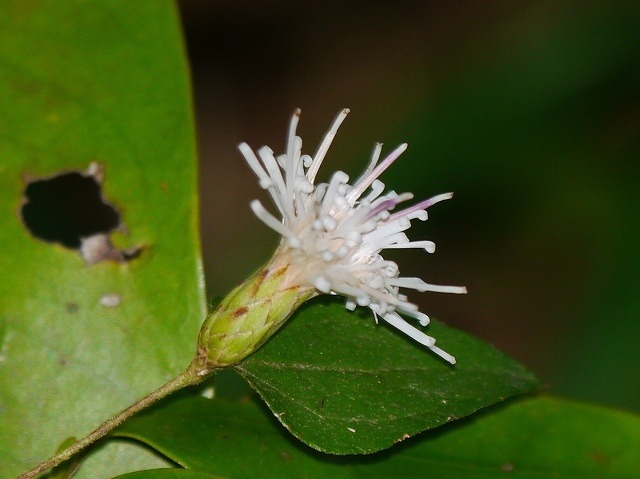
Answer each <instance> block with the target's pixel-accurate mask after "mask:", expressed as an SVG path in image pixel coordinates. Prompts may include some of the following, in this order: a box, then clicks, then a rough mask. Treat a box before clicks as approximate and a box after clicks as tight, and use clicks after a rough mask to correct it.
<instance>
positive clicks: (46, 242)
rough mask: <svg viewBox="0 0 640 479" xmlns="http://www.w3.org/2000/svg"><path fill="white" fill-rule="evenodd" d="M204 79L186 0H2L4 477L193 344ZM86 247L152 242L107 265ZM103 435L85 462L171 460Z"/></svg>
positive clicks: (111, 408) (119, 467)
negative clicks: (191, 49) (197, 105)
mask: <svg viewBox="0 0 640 479" xmlns="http://www.w3.org/2000/svg"><path fill="white" fill-rule="evenodd" d="M190 94H191V91H190V85H189V80H188V72H187V68H186V63H185V55H184V51H183V45H182V39H181V33H180V25H179V18H178V14H177V11H176V6H175V5H174V3H173V2H171V1H168V0H167V1H164V0H162V1H159V2H113V1H109V0H99V1H95V2H90V3H87V2H83V1H76V0H72V1H65V2H55V1H51V0H48V1H41V2H35V3H34V2H19V1H8V2H2V3H1V4H0V132H1V134H0V171H1V174H0V208H1V209H2V214H1V215H0V231H1V232H2V233H1V237H2V240H1V243H2V248H3V254H2V255H0V270H1V271H2V273H3V274H2V276H1V278H0V325H1V326H0V329H4V333H3V334H2V333H1V332H0V336H2V337H0V341H1V343H0V477H15V476H16V475H18V473H20V472H22V471H23V470H25V469H26V468H28V467H30V466H33V465H35V464H36V463H38V462H40V461H42V460H44V459H46V458H47V457H49V456H51V455H52V454H53V453H54V452H55V450H56V448H57V446H58V445H59V444H60V442H61V441H62V440H63V439H64V438H66V437H69V436H74V437H82V436H84V435H85V434H86V433H88V432H89V431H90V430H91V429H93V428H94V427H95V426H97V425H98V424H99V423H100V422H101V421H103V420H105V419H106V418H108V417H109V416H111V415H112V414H114V413H116V412H117V411H118V410H120V409H122V408H124V407H126V406H128V405H129V404H131V403H132V402H133V401H134V400H136V399H138V398H140V397H141V396H143V395H144V394H146V393H148V392H150V391H151V390H153V389H155V388H156V387H158V386H159V385H161V384H162V383H164V382H165V381H166V380H167V379H169V378H170V377H171V376H173V375H175V374H177V373H178V372H180V371H181V370H182V369H183V368H184V367H186V365H187V364H188V363H189V361H190V359H191V358H192V356H193V354H194V349H195V343H196V338H197V334H198V329H199V325H200V323H201V321H202V318H203V317H204V313H205V308H204V300H203V289H202V283H201V272H200V257H199V255H200V253H199V244H198V237H197V196H196V195H197V192H196V183H197V181H196V155H195V141H194V130H193V124H192V111H191V106H190V101H191V100H190ZM56 175H58V176H56ZM59 182H62V183H63V184H62V185H58V187H57V188H53V189H52V188H50V187H51V185H52V184H53V185H54V186H55V185H57V184H58V183H59ZM27 196H28V197H29V198H26V197H27ZM26 204H30V206H28V207H27V206H26ZM23 206H25V207H26V211H25V210H24V209H23V208H22V207H23ZM34 209H35V211H34ZM100 217H102V219H106V221H103V222H101V221H100ZM23 220H24V221H27V222H28V223H29V225H30V227H27V225H26V224H25V222H24V221H23ZM33 221H35V224H36V225H39V226H36V227H34V226H33V225H34V223H33ZM118 225H119V227H118ZM43 229H44V234H43ZM51 230H53V231H54V232H55V235H54V237H49V236H47V234H48V233H47V232H50V231H51ZM56 235H58V236H56ZM87 238H94V240H93V241H88V243H87V241H85V240H87ZM80 243H82V247H81V248H79V246H81V245H80ZM86 248H93V251H97V252H98V253H100V252H103V253H104V252H105V251H106V252H107V253H108V252H109V251H111V252H114V251H121V252H122V251H124V252H126V251H130V250H131V249H134V250H135V249H139V250H140V252H139V254H138V255H137V256H136V257H125V256H126V255H125V256H120V257H118V256H117V255H115V256H114V255H111V254H106V255H100V254H98V255H97V256H94V258H95V259H96V261H95V264H92V265H91V264H89V263H92V261H87V260H86V256H85V253H86ZM83 256H85V257H83ZM105 258H109V259H107V260H104V259H105ZM93 452H95V453H92V454H90V455H89V456H88V458H87V460H86V464H85V465H84V466H83V467H82V468H81V469H80V472H79V473H78V474H77V476H76V477H78V478H79V479H81V478H87V477H92V478H93V477H107V476H110V475H114V474H118V473H122V472H126V471H129V470H133V469H135V468H141V467H154V466H159V465H163V464H165V462H164V460H160V459H158V458H157V456H154V455H152V454H150V453H149V452H148V451H147V450H145V449H142V448H139V447H136V448H134V447H133V446H132V445H131V444H126V443H122V442H118V443H109V444H107V445H106V446H105V447H101V448H99V449H97V450H96V451H93ZM116 458H117V459H116Z"/></svg>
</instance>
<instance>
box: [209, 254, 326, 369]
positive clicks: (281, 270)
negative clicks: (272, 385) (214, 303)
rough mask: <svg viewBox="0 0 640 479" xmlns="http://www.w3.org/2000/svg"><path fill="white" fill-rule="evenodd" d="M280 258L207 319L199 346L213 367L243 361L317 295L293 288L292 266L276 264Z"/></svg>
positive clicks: (273, 261) (259, 272)
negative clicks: (307, 301) (298, 309)
mask: <svg viewBox="0 0 640 479" xmlns="http://www.w3.org/2000/svg"><path fill="white" fill-rule="evenodd" d="M279 259H281V257H280V256H279V255H278V253H277V252H276V254H275V255H274V257H273V260H272V261H271V262H270V263H268V264H267V265H266V266H265V267H263V268H261V269H260V270H258V271H257V272H256V273H254V274H253V275H252V276H251V277H250V278H249V279H247V280H246V281H245V282H243V283H242V284H240V285H239V286H237V287H236V288H235V289H234V290H233V291H231V293H229V295H227V297H226V298H224V299H223V300H222V302H221V303H220V304H219V305H218V307H217V308H215V310H214V311H213V312H211V313H210V314H209V316H207V318H206V319H205V321H204V324H203V326H202V329H201V330H200V338H199V340H198V344H199V348H200V354H201V355H206V356H207V358H208V362H209V365H210V366H211V367H212V368H223V367H226V366H232V365H234V364H236V363H238V362H240V361H242V360H243V359H244V358H246V357H247V356H248V355H250V354H251V353H253V352H254V351H255V350H256V349H258V348H259V347H260V346H262V344H263V343H264V342H265V341H266V340H267V339H269V338H270V337H271V336H272V335H273V334H274V333H275V332H276V331H277V330H278V329H280V327H281V326H282V325H283V324H284V322H285V321H286V320H287V319H288V318H289V316H291V315H292V314H293V312H294V311H295V310H296V309H297V308H298V306H300V305H301V304H302V303H304V302H305V301H306V300H308V299H309V298H311V297H312V296H314V295H315V289H314V288H313V287H304V286H300V285H296V284H293V285H290V284H289V280H290V277H291V271H290V269H291V266H290V265H288V264H284V265H283V264H275V263H276V262H278V260H279Z"/></svg>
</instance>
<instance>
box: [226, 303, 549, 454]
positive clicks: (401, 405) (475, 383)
mask: <svg viewBox="0 0 640 479" xmlns="http://www.w3.org/2000/svg"><path fill="white" fill-rule="evenodd" d="M428 331H429V333H430V334H432V335H433V336H434V337H435V338H437V341H438V344H439V345H440V346H441V347H442V348H444V349H445V350H446V351H448V352H450V353H451V354H453V355H454V356H456V357H457V364H456V365H455V366H451V365H450V364H449V363H446V362H444V361H442V360H441V359H440V358H438V357H436V356H435V355H433V354H431V353H430V352H429V351H428V350H427V349H425V348H424V347H422V346H420V345H418V344H415V343H414V342H412V341H411V340H410V339H409V338H407V337H405V336H403V335H401V334H398V333H397V332H396V331H395V330H393V329H392V328H390V327H388V326H387V325H386V324H380V325H376V324H375V322H374V321H373V317H371V314H370V313H367V312H365V310H363V311H360V312H359V313H356V314H354V313H351V312H349V311H347V310H346V309H345V308H344V306H343V303H342V302H341V301H339V300H337V301H336V300H326V299H321V300H320V301H312V302H311V303H309V304H308V305H306V306H305V307H303V308H302V309H301V310H299V311H298V313H296V315H295V316H294V317H293V318H292V320H291V321H289V323H288V324H287V326H286V327H284V328H283V330H282V331H280V333H279V334H278V335H276V336H275V337H274V338H273V339H272V340H271V341H269V342H268V343H267V344H266V345H265V346H263V347H262V348H261V349H260V350H258V351H257V352H256V353H255V354H253V355H252V356H250V357H249V358H247V359H246V360H245V361H244V362H242V363H241V364H240V365H238V366H237V368H236V369H237V370H238V371H239V372H240V374H241V375H242V376H243V377H244V378H245V379H247V380H248V381H249V382H250V383H251V385H252V386H253V387H254V388H255V389H256V390H257V391H258V392H259V393H260V395H261V396H262V397H263V399H264V400H265V401H266V402H267V404H268V405H269V407H270V408H271V409H272V411H273V412H274V414H275V415H276V417H277V418H278V419H279V420H280V421H281V422H282V423H283V424H284V425H285V426H286V427H287V428H288V429H289V430H290V431H291V432H292V433H293V434H294V435H295V436H296V437H298V438H299V439H301V440H302V441H304V442H305V443H307V444H309V445H310V446H312V447H314V448H316V449H318V450H320V451H324V452H330V453H333V454H359V453H371V452H375V451H379V450H381V449H385V448H387V447H390V446H392V445H393V444H395V443H396V442H398V441H401V440H403V439H406V438H407V437H410V436H413V435H415V434H417V433H419V432H421V431H424V430H425V429H429V428H433V427H436V426H439V425H441V424H444V423H446V422H449V421H452V420H454V419H458V418H461V417H464V416H466V415H468V414H471V413H472V412H474V411H476V410H478V409H480V408H483V407H485V406H488V405H490V404H493V403H495V402H498V401H500V400H503V399H505V398H507V397H509V396H512V395H514V394H522V393H526V392H530V391H532V390H534V389H535V388H536V387H537V381H536V379H535V377H534V376H533V374H531V373H530V372H529V371H528V370H526V369H525V368H524V367H523V366H521V365H520V364H519V363H517V362H516V361H514V360H512V359H510V358H509V357H507V356H506V355H504V354H502V353H501V352H499V351H497V350H496V349H494V348H492V347H491V346H489V345H487V344H485V343H483V342H482V341H480V340H478V339H476V338H474V337H472V336H469V335H468V334H465V333H462V332H461V331H458V330H455V329H453V328H449V327H446V326H444V325H442V324H441V323H438V322H436V321H434V322H433V323H432V324H431V325H430V326H429V330H428Z"/></svg>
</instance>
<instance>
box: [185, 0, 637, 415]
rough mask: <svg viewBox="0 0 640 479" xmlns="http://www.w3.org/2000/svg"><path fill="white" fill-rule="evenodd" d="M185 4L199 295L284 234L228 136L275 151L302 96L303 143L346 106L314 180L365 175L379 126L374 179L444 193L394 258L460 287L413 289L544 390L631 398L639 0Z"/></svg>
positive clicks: (260, 257)
mask: <svg viewBox="0 0 640 479" xmlns="http://www.w3.org/2000/svg"><path fill="white" fill-rule="evenodd" d="M180 8H181V13H182V17H183V21H184V28H185V34H186V40H187V46H188V51H189V56H190V61H191V67H192V72H193V82H194V90H195V100H196V114H197V124H198V135H199V144H200V158H201V180H200V181H201V183H200V188H201V195H202V206H201V211H202V217H201V222H202V235H203V247H204V255H205V256H204V261H205V273H206V281H207V288H208V293H209V295H210V296H213V295H215V294H224V293H225V292H227V291H228V290H229V289H230V288H232V287H233V286H234V285H235V284H237V283H238V282H239V281H241V280H242V279H243V278H244V277H246V276H247V275H248V274H249V273H251V272H252V271H253V270H254V269H256V268H257V267H258V266H259V265H261V264H262V263H264V262H265V261H266V260H267V259H268V257H269V256H270V254H271V252H272V251H273V249H274V248H275V246H276V243H277V238H276V236H275V234H273V233H272V232H271V231H270V230H269V229H268V228H267V227H266V226H264V225H263V224H262V223H261V222H260V221H258V220H257V219H256V218H254V217H253V214H252V213H251V211H250V209H249V206H248V204H249V201H250V200H251V199H253V198H255V197H259V198H262V199H265V195H264V194H263V192H262V191H261V190H260V189H259V188H258V186H257V182H256V180H255V178H254V177H253V175H252V173H251V172H250V170H249V168H248V167H247V166H246V165H245V163H244V161H243V159H242V157H241V155H240V154H239V153H238V152H237V150H236V145H237V144H238V143H239V142H241V141H247V142H248V143H249V144H250V145H252V146H253V147H259V146H261V145H263V144H268V145H270V146H271V147H272V148H273V149H274V150H275V151H276V153H280V152H282V151H284V150H283V148H284V139H285V134H286V128H287V125H288V121H289V117H290V115H291V113H292V112H293V110H294V108H296V107H300V108H302V112H303V113H302V119H301V124H300V127H299V130H298V131H299V133H300V134H301V136H302V138H303V142H304V144H303V151H306V152H307V153H310V154H312V153H313V151H314V150H315V148H316V146H317V143H318V141H319V140H320V139H321V137H322V135H323V134H324V132H325V131H326V129H327V128H328V126H329V124H330V122H331V121H332V119H333V118H334V116H335V115H336V113H337V112H338V111H339V110H340V109H341V108H343V107H349V108H351V114H350V115H349V117H348V118H347V120H346V122H345V123H344V124H343V126H342V128H341V130H340V132H339V133H338V136H337V138H336V140H335V142H334V145H333V147H332V149H331V150H330V152H329V155H328V158H327V161H326V164H325V166H324V168H323V170H321V175H320V179H326V178H327V176H328V175H329V174H330V173H331V172H332V171H333V170H335V169H342V170H345V171H346V172H347V173H349V174H350V175H351V176H352V177H353V176H355V175H357V174H359V173H360V171H361V170H362V169H363V168H364V167H365V166H366V162H367V160H368V159H369V156H370V154H371V150H372V148H373V145H374V143H375V142H376V141H381V142H384V143H385V150H384V151H387V152H388V151H390V150H391V149H392V148H395V147H396V146H397V145H398V144H399V143H401V142H405V141H406V142H408V143H409V149H408V150H407V152H406V153H405V154H404V155H403V157H402V158H401V160H400V161H398V162H397V163H396V164H395V165H394V166H393V168H392V169H391V170H389V171H388V172H387V173H385V175H384V177H383V178H382V179H383V181H385V183H386V184H387V185H388V186H389V187H391V188H393V189H395V190H397V191H413V192H414V193H415V194H416V197H417V198H425V197H428V196H432V195H435V194H438V193H442V192H446V191H455V193H456V197H455V198H454V199H453V200H452V201H449V202H445V203H441V204H438V205H437V206H435V207H433V208H432V209H431V210H430V211H429V213H430V219H429V221H428V222H426V223H425V224H417V225H416V227H414V228H412V230H411V232H410V235H411V236H412V238H414V239H417V238H428V239H432V240H434V241H435V242H436V244H437V245H438V250H437V252H436V253H435V254H434V255H427V254H426V253H425V254H420V253H419V252H415V251H414V252H411V253H409V255H399V256H397V257H396V258H395V259H397V260H398V262H399V263H400V265H401V267H402V271H403V273H404V274H408V275H413V274H417V275H419V276H421V277H422V278H423V279H425V280H426V281H427V282H433V283H441V284H447V283H448V284H464V285H466V286H467V287H468V288H469V294H468V295H467V296H466V297H460V296H447V295H437V294H429V293H426V294H413V295H411V296H410V299H412V300H414V301H415V302H417V303H418V304H419V305H420V306H421V309H422V310H423V311H425V312H426V313H427V314H429V315H431V316H432V317H436V318H438V319H441V320H443V321H445V322H446V323H448V324H450V325H453V326H456V327H459V328H461V329H464V330H466V331H469V332H471V333H473V334H475V335H477V336H479V337H480V338H482V339H484V340H485V341H487V342H489V343H492V344H494V345H495V346H497V347H498V348H500V349H502V350H503V351H505V352H506V353H508V354H509V355H511V356H513V357H515V358H516V359H518V360H520V361H521V362H523V363H524V364H526V365H528V366H529V367H530V368H531V369H533V370H534V371H536V372H537V373H538V375H539V376H540V377H541V379H542V380H543V381H544V383H545V384H546V387H547V388H548V390H550V391H551V392H552V393H554V394H559V395H564V396H569V397H573V398H578V399H584V400H589V401H596V402H600V403H604V404H609V405H614V406H617V407H623V408H627V409H632V410H635V411H640V372H639V370H640V347H639V346H638V338H639V337H640V252H639V246H640V227H639V220H640V214H639V212H640V191H639V190H640V2H637V1H629V2H622V1H612V2H581V1H580V2H578V1H565V2H557V1H512V0H509V1H506V0H505V1H497V0H493V1H475V2H462V1H450V2H433V1H422V2H417V1H415V2H408V1H395V2H381V1H370V0H369V1H352V2H337V1H324V2H300V1H287V0H280V1H271V2H262V1H255V0H254V1H227V2H225V1H218V2H211V1H206V0H199V1H198V0H183V1H181V2H180ZM322 172H324V176H322ZM266 204H267V201H266V200H265V205H266ZM354 347H355V345H354ZM443 347H445V349H446V345H443Z"/></svg>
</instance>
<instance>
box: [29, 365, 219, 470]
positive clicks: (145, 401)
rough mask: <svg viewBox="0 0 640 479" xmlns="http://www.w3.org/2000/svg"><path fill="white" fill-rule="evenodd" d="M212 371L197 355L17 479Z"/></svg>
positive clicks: (83, 445)
mask: <svg viewBox="0 0 640 479" xmlns="http://www.w3.org/2000/svg"><path fill="white" fill-rule="evenodd" d="M213 371H214V369H212V368H211V367H210V366H208V365H207V361H206V358H203V357H202V356H201V355H200V354H199V355H198V356H197V357H196V358H195V359H194V360H193V361H192V362H191V364H190V365H189V367H187V369H185V370H184V371H183V372H182V373H180V374H179V375H178V376H176V377H175V378H173V379H171V380H170V381H169V382H167V383H166V384H164V385H163V386H160V387H159V388H158V389H156V390H155V391H153V392H152V393H151V394H149V395H148V396H145V397H143V398H142V399H140V400H139V401H137V402H136V403H134V404H133V405H131V406H129V407H128V408H126V409H125V410H123V411H121V412H119V413H118V414H116V415H115V416H113V417H111V418H110V419H108V420H106V421H105V422H103V423H102V424H101V425H100V426H98V427H97V428H96V429H95V430H94V431H93V432H91V433H89V434H88V435H87V436H85V437H83V438H82V439H80V440H79V441H77V442H76V443H74V444H72V445H71V446H69V447H68V448H66V449H65V450H63V451H61V452H60V453H58V454H56V455H54V456H52V457H51V458H49V459H47V460H46V461H44V462H41V463H40V464H38V465H37V466H36V467H34V468H32V469H29V470H28V471H26V472H24V473H22V474H21V475H20V476H19V477H18V479H33V478H35V477H37V476H38V475H40V474H42V473H43V472H45V471H48V470H49V469H51V468H53V467H55V466H57V465H58V464H60V463H61V462H64V461H66V460H67V459H69V458H71V457H72V456H73V455H75V454H77V453H78V452H80V451H81V450H83V449H84V448H86V447H87V446H89V445H91V444H93V443H94V442H95V441H97V440H98V439H101V438H102V437H104V436H106V435H107V434H108V433H109V432H111V431H112V430H113V429H115V428H116V427H117V426H119V425H120V424H122V423H123V422H124V421H125V420H126V419H128V418H130V417H131V416H133V415H134V414H136V413H137V412H139V411H142V410H143V409H145V408H146V407H148V406H150V405H151V404H153V403H154V402H156V401H158V400H159V399H162V398H164V397H165V396H168V395H169V394H171V393H173V392H175V391H178V390H179V389H182V388H184V387H186V386H193V385H195V384H198V383H200V382H202V381H204V380H205V379H206V378H207V376H209V375H210V374H211V373H212V372H213Z"/></svg>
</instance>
